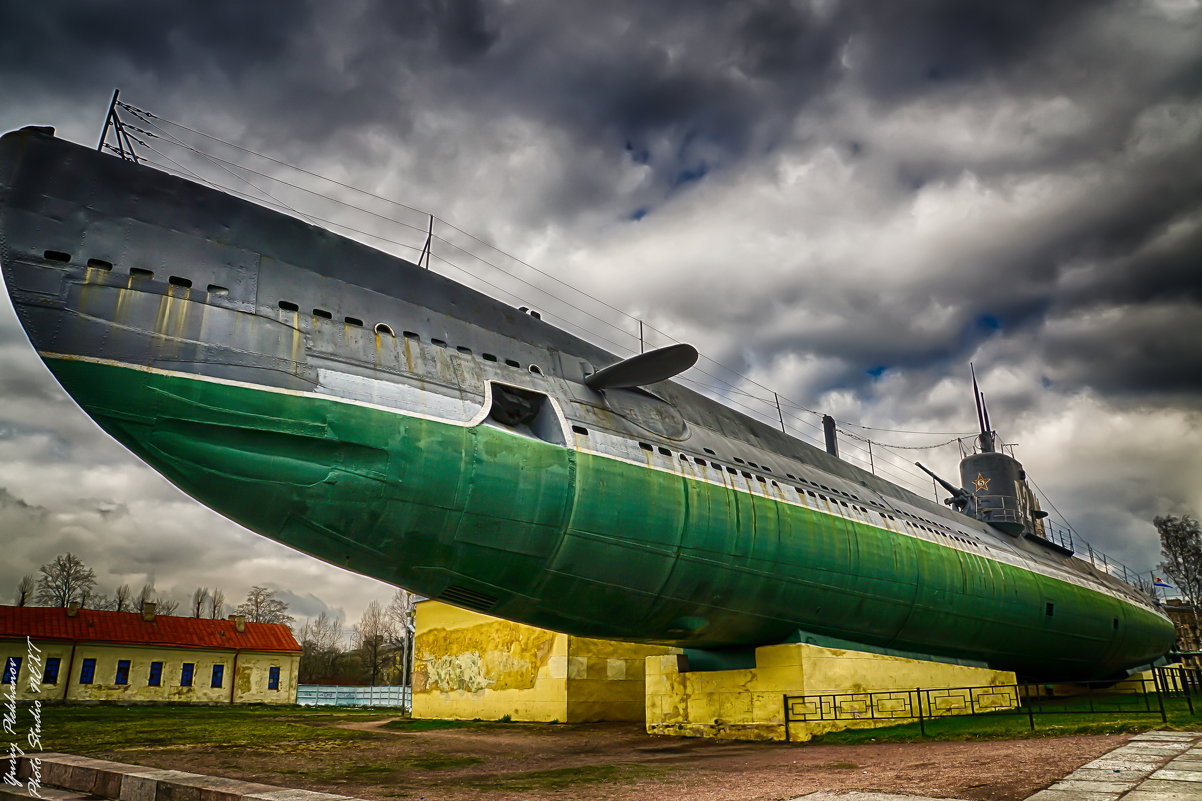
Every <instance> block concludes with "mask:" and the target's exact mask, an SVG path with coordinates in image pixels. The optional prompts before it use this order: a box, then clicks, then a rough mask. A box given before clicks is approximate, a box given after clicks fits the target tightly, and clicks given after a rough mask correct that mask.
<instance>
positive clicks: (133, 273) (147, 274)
mask: <svg viewBox="0 0 1202 801" xmlns="http://www.w3.org/2000/svg"><path fill="white" fill-rule="evenodd" d="M129 274H130V277H132V278H146V279H150V278H154V270H144V269H142V268H141V267H132V268H130V271H129ZM282 307H283V303H282V302H281V308H282Z"/></svg>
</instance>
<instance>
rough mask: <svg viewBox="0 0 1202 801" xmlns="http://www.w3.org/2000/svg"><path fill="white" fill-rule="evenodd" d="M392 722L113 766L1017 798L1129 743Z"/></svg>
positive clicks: (237, 774)
mask: <svg viewBox="0 0 1202 801" xmlns="http://www.w3.org/2000/svg"><path fill="white" fill-rule="evenodd" d="M395 719H396V718H381V719H379V720H367V721H363V720H359V721H344V722H337V723H333V724H332V725H336V726H338V727H339V728H343V729H350V730H354V731H361V732H364V738H363V739H362V740H357V741H354V742H351V743H338V742H336V741H330V742H328V743H323V744H320V745H317V746H316V747H315V746H314V744H307V745H304V746H301V745H298V746H297V747H296V748H289V747H288V746H286V745H283V746H281V745H278V744H277V745H272V746H264V747H261V748H255V747H238V748H234V747H230V746H225V747H213V746H203V747H199V746H198V747H186V748H171V749H168V750H164V749H162V748H160V749H155V750H149V749H148V750H142V749H137V750H133V751H122V752H119V753H113V754H112V755H111V758H113V759H118V760H124V761H137V762H139V763H141V764H146V765H155V766H159V767H169V768H174V769H177V770H187V771H193V772H198V773H209V774H213V775H219V776H230V777H234V778H241V779H249V780H257V781H264V782H268V783H271V784H280V785H284V786H290V787H303V788H308V789H313V790H322V791H326V792H334V793H341V794H345V795H353V796H360V797H363V798H368V799H378V801H385V800H386V799H395V798H406V799H418V800H419V801H469V800H470V801H478V799H480V798H488V799H490V800H491V799H495V800H496V801H546V800H547V799H552V798H555V799H562V798H565V797H571V798H572V799H578V800H579V801H645V799H648V798H660V799H672V801H777V800H778V799H790V798H794V797H796V796H799V795H803V794H805V793H808V792H813V791H816V790H865V791H869V790H875V791H882V792H911V793H917V794H922V795H928V796H951V797H957V798H967V799H976V800H977V801H1019V800H1020V799H1024V798H1026V797H1027V796H1028V795H1030V794H1032V793H1034V792H1035V791H1037V790H1039V789H1040V788H1043V787H1046V786H1047V785H1048V784H1050V783H1052V782H1053V781H1056V780H1057V779H1059V778H1060V777H1062V776H1064V775H1065V774H1067V773H1069V772H1071V771H1072V770H1074V769H1075V768H1077V767H1079V766H1080V765H1082V764H1084V763H1085V762H1088V761H1090V760H1092V759H1094V758H1095V757H1097V756H1099V755H1100V754H1102V753H1104V752H1106V751H1108V750H1110V749H1112V748H1114V747H1116V746H1118V745H1120V744H1122V743H1123V742H1125V741H1126V740H1127V739H1128V736H1127V735H1105V736H1078V737H1061V738H1042V739H1033V740H1012V741H1001V742H971V743H959V742H935V743H906V744H892V743H891V744H871V745H859V746H846V745H841V746H835V745H798V744H783V743H744V742H720V741H714V740H698V739H675V738H664V737H652V736H650V735H648V734H646V733H645V732H644V731H643V730H642V728H641V727H640V726H637V725H629V724H581V725H537V724H487V725H483V726H469V727H463V728H448V729H437V730H431V731H413V732H405V731H401V732H398V731H395V730H390V729H387V728H384V727H385V726H386V725H387V723H389V722H390V721H392V720H395ZM326 725H331V724H330V723H327V724H326Z"/></svg>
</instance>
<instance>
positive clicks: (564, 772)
mask: <svg viewBox="0 0 1202 801" xmlns="http://www.w3.org/2000/svg"><path fill="white" fill-rule="evenodd" d="M666 772H667V771H666V770H665V769H664V768H662V767H650V766H648V765H638V764H632V763H625V762H623V763H617V764H612V765H580V766H577V767H574V768H553V769H550V770H528V771H524V772H522V773H509V774H506V775H503V776H490V777H489V778H488V780H487V781H480V782H476V783H475V786H477V787H479V788H480V789H482V790H490V791H493V792H511V793H513V792H526V791H533V790H562V789H565V788H568V787H578V786H580V785H582V784H599V783H602V782H610V783H628V782H635V781H639V780H640V779H656V778H659V777H661V776H663V775H664V774H665V773H666Z"/></svg>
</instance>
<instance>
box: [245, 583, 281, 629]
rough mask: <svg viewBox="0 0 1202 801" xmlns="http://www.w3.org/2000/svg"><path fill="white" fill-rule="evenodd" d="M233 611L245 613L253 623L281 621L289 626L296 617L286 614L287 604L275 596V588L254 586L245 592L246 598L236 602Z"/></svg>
mask: <svg viewBox="0 0 1202 801" xmlns="http://www.w3.org/2000/svg"><path fill="white" fill-rule="evenodd" d="M234 613H235V614H238V615H245V616H246V619H247V620H249V621H251V622H254V623H283V624H284V625H286V626H291V625H292V624H293V623H295V622H296V618H294V617H293V616H292V615H290V614H288V604H286V603H284V602H283V601H281V600H280V599H279V598H276V597H275V590H269V589H267V588H266V587H262V586H258V585H256V586H254V587H251V588H250V592H248V593H247V594H246V600H245V601H243V602H242V603H240V604H238V606H237V608H235V609H234Z"/></svg>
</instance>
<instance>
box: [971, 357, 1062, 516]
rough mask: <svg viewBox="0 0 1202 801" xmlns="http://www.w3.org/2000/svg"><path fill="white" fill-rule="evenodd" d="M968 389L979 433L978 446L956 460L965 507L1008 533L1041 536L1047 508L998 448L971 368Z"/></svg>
mask: <svg viewBox="0 0 1202 801" xmlns="http://www.w3.org/2000/svg"><path fill="white" fill-rule="evenodd" d="M972 389H973V395H974V398H975V400H976V404H977V422H978V423H979V425H980V429H981V433H980V435H979V436H978V437H977V442H978V446H979V450H977V452H976V453H972V454H969V455H968V456H966V457H964V458H963V459H962V460H961V461H960V483H961V486H963V487H964V488H965V490H966V491H967V492H968V493H969V494H970V495H971V501H970V502H969V503H968V504H967V506H968V509H967V510H966V511H967V512H968V514H971V515H973V516H974V517H976V518H977V519H978V520H981V521H983V522H985V523H988V524H989V525H991V526H993V527H994V528H996V529H997V530H998V531H1001V532H1004V533H1006V534H1009V535H1011V536H1014V537H1018V536H1022V535H1024V534H1031V535H1035V536H1037V537H1043V536H1044V530H1043V518H1045V517H1047V512H1044V511H1042V510H1040V508H1039V502H1038V501H1037V500H1036V498H1035V493H1033V492H1032V491H1031V488H1030V486H1029V485H1028V484H1027V472H1026V471H1025V470H1023V466H1022V463H1020V462H1019V461H1018V460H1017V459H1015V458H1014V457H1013V456H1010V455H1009V454H1006V453H1003V452H1001V451H999V450H998V448H997V433H996V432H995V431H994V430H993V428H992V427H991V426H990V424H989V409H988V408H987V407H986V406H985V399H984V398H983V397H982V396H981V391H980V388H979V387H978V386H977V375H976V370H975V369H974V370H973V376H972Z"/></svg>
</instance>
